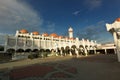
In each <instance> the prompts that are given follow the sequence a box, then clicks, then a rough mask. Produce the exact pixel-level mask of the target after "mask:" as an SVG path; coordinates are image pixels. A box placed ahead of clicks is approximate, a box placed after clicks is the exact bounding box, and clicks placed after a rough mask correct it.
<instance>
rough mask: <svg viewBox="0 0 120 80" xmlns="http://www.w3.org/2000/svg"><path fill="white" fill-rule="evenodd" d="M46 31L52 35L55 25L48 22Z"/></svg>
mask: <svg viewBox="0 0 120 80" xmlns="http://www.w3.org/2000/svg"><path fill="white" fill-rule="evenodd" d="M47 31H48V32H50V33H53V32H54V31H55V23H51V22H48V23H47Z"/></svg>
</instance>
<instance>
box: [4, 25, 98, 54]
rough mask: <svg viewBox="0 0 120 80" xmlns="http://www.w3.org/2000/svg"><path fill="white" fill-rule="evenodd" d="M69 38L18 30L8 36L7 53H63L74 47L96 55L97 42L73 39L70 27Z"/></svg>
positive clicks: (54, 34)
mask: <svg viewBox="0 0 120 80" xmlns="http://www.w3.org/2000/svg"><path fill="white" fill-rule="evenodd" d="M68 34H69V35H68V37H65V36H60V35H57V34H56V33H52V34H48V33H43V34H40V33H39V32H37V31H34V32H28V31H27V30H25V29H22V30H17V31H16V34H15V36H7V39H6V42H5V52H8V51H15V52H17V51H23V52H29V51H40V50H41V49H44V50H46V49H49V50H50V51H51V50H55V51H56V52H57V51H58V49H59V50H60V51H62V49H65V48H69V49H72V48H73V47H75V48H76V50H79V49H80V50H82V51H83V52H84V53H85V55H86V56H87V55H88V52H89V50H93V52H94V53H96V46H97V43H96V41H93V40H88V39H82V40H79V38H77V37H76V38H74V37H73V29H72V27H70V28H69V29H68Z"/></svg>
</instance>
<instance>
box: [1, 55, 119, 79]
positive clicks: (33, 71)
mask: <svg viewBox="0 0 120 80" xmlns="http://www.w3.org/2000/svg"><path fill="white" fill-rule="evenodd" d="M119 74H120V63H118V62H117V58H116V55H91V56H88V57H79V58H76V57H70V56H66V57H48V58H44V59H40V58H39V59H33V60H30V59H27V60H21V61H15V62H10V63H3V64H0V80H120V77H119Z"/></svg>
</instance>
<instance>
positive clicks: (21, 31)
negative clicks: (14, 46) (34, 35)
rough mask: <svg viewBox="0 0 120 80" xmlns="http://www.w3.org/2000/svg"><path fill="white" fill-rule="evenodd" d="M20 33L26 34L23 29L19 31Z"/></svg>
mask: <svg viewBox="0 0 120 80" xmlns="http://www.w3.org/2000/svg"><path fill="white" fill-rule="evenodd" d="M20 33H22V34H26V33H28V31H27V30H25V29H22V30H20Z"/></svg>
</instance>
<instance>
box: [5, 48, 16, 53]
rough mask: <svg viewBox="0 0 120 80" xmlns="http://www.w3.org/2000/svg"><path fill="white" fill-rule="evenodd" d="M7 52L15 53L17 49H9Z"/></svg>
mask: <svg viewBox="0 0 120 80" xmlns="http://www.w3.org/2000/svg"><path fill="white" fill-rule="evenodd" d="M7 52H8V53H15V49H13V48H10V49H7Z"/></svg>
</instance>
